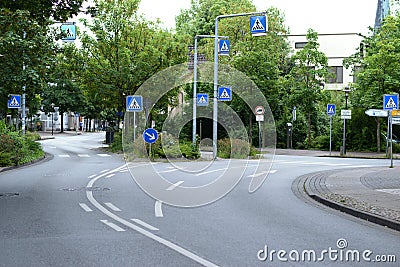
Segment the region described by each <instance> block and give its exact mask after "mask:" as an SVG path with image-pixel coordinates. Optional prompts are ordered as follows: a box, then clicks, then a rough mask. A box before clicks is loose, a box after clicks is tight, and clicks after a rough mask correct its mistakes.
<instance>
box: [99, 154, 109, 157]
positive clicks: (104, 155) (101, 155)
mask: <svg viewBox="0 0 400 267" xmlns="http://www.w3.org/2000/svg"><path fill="white" fill-rule="evenodd" d="M97 156H100V157H111V155H109V154H97Z"/></svg>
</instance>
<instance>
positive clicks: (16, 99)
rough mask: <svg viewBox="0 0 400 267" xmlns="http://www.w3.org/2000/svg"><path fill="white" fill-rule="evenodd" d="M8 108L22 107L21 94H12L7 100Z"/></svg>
mask: <svg viewBox="0 0 400 267" xmlns="http://www.w3.org/2000/svg"><path fill="white" fill-rule="evenodd" d="M7 106H8V108H20V107H21V96H20V95H10V97H9V98H8V102H7Z"/></svg>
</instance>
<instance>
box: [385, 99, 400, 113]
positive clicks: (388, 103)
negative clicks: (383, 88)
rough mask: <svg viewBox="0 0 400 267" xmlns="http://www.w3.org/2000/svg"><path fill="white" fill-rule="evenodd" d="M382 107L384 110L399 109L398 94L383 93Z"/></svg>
mask: <svg viewBox="0 0 400 267" xmlns="http://www.w3.org/2000/svg"><path fill="white" fill-rule="evenodd" d="M383 109H384V110H394V109H399V95H384V96H383Z"/></svg>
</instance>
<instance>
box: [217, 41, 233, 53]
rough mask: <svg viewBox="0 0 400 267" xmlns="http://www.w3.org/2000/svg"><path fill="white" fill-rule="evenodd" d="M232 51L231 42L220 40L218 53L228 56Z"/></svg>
mask: <svg viewBox="0 0 400 267" xmlns="http://www.w3.org/2000/svg"><path fill="white" fill-rule="evenodd" d="M230 50H231V45H230V43H229V40H219V49H218V52H219V54H220V55H224V56H227V55H229V52H230Z"/></svg>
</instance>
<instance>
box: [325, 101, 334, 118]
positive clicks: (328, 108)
mask: <svg viewBox="0 0 400 267" xmlns="http://www.w3.org/2000/svg"><path fill="white" fill-rule="evenodd" d="M326 113H327V114H328V115H329V116H333V115H336V105H335V104H328V105H327V106H326Z"/></svg>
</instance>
